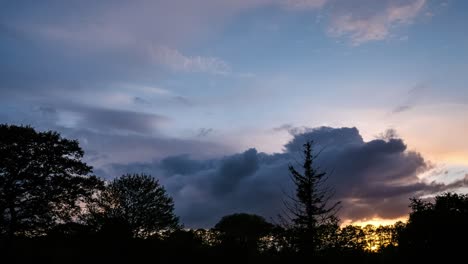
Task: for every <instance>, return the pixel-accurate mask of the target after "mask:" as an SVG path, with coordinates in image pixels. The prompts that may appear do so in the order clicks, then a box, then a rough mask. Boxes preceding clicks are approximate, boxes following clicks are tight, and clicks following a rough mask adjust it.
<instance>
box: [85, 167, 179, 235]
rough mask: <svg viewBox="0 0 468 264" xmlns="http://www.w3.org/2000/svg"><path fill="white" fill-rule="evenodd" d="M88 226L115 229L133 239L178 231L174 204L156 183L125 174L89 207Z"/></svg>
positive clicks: (157, 182)
mask: <svg viewBox="0 0 468 264" xmlns="http://www.w3.org/2000/svg"><path fill="white" fill-rule="evenodd" d="M89 210H90V222H92V223H94V224H95V225H101V228H106V226H109V225H111V226H112V225H114V226H115V225H118V226H120V228H119V229H121V230H123V229H129V230H130V232H131V234H132V236H134V237H148V236H151V235H155V234H156V233H157V232H158V231H163V230H166V229H175V228H178V218H177V217H176V216H175V215H174V202H173V200H172V198H171V197H169V196H168V195H167V194H166V190H165V189H164V187H163V186H161V185H160V184H159V181H158V180H156V179H155V178H153V177H152V176H150V175H146V174H126V175H123V176H121V177H120V178H116V179H114V180H113V181H112V182H110V183H109V184H108V185H107V186H106V187H105V189H104V190H103V191H102V192H101V193H100V194H99V196H98V198H97V199H96V201H95V202H94V203H93V204H90V205H89Z"/></svg>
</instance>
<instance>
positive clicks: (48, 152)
mask: <svg viewBox="0 0 468 264" xmlns="http://www.w3.org/2000/svg"><path fill="white" fill-rule="evenodd" d="M83 155H84V152H83V150H82V149H81V148H80V146H79V145H78V141H76V140H69V139H65V138H62V137H61V136H60V134H59V133H57V132H54V131H47V132H37V131H35V130H34V129H33V128H32V127H29V126H15V125H6V124H1V125H0V230H2V231H1V232H2V234H3V235H7V236H8V237H10V238H11V237H13V236H17V235H23V236H34V235H41V234H44V233H45V232H47V230H50V229H51V228H52V227H54V226H55V225H57V224H59V223H64V222H69V221H71V220H73V219H76V218H77V217H78V216H79V215H80V214H81V213H82V208H81V205H82V204H83V203H84V202H86V200H87V199H89V198H90V197H91V196H92V194H93V193H95V191H96V190H97V189H98V188H99V187H100V186H102V182H101V181H100V180H99V179H98V178H96V177H94V176H88V175H89V173H91V170H92V168H91V167H90V166H88V165H87V164H86V163H84V162H83V161H82V160H81V159H82V157H83Z"/></svg>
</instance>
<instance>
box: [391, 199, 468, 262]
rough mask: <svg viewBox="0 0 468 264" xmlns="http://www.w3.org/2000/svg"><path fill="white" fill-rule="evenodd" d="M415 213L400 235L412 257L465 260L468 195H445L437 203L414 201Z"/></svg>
mask: <svg viewBox="0 0 468 264" xmlns="http://www.w3.org/2000/svg"><path fill="white" fill-rule="evenodd" d="M410 207H411V209H412V211H411V213H410V216H409V220H408V223H407V224H406V228H404V229H403V230H402V231H401V232H400V235H399V245H400V247H401V249H402V250H403V251H404V252H405V253H406V254H409V255H413V256H416V257H419V256H420V255H421V253H423V254H424V255H425V256H428V257H429V258H430V257H432V256H434V255H444V256H447V257H448V256H452V257H457V256H464V254H465V251H466V244H467V242H466V238H467V237H468V227H467V225H466V224H467V223H468V195H463V194H456V193H445V194H442V195H438V196H436V197H435V199H434V201H433V202H431V201H424V200H421V199H411V205H410Z"/></svg>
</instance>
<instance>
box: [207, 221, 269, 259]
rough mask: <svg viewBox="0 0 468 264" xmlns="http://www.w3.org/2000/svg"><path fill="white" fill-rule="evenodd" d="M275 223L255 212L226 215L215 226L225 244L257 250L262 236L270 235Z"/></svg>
mask: <svg viewBox="0 0 468 264" xmlns="http://www.w3.org/2000/svg"><path fill="white" fill-rule="evenodd" d="M272 229H273V225H272V224H270V223H268V222H267V221H266V220H265V218H263V217H261V216H259V215H254V214H246V213H239V214H232V215H227V216H224V217H223V218H222V219H221V220H220V221H219V222H218V223H217V224H216V225H215V227H214V230H215V231H218V232H219V233H220V240H221V243H222V244H223V245H228V246H235V247H244V248H247V249H254V250H256V249H257V247H258V243H259V240H260V238H262V237H264V236H266V235H268V234H269V233H270V231H271V230H272Z"/></svg>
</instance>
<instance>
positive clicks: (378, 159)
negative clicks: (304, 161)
mask: <svg viewBox="0 0 468 264" xmlns="http://www.w3.org/2000/svg"><path fill="white" fill-rule="evenodd" d="M386 135H387V136H386V137H385V138H381V139H375V140H372V141H369V142H365V141H364V140H363V139H362V137H361V136H360V134H359V131H358V130H357V129H356V128H330V127H320V128H316V129H306V130H305V131H302V133H299V134H294V137H293V139H292V140H291V141H290V142H288V143H287V144H286V145H285V151H284V152H283V153H277V154H265V153H259V152H258V151H257V150H256V149H248V150H246V151H245V152H242V153H238V154H234V155H230V156H225V157H223V158H214V159H208V160H203V159H197V158H196V156H193V155H177V156H169V157H166V158H164V159H162V160H160V161H155V162H152V163H137V164H127V165H117V164H114V165H112V166H111V167H110V168H107V169H108V170H107V171H108V172H109V173H111V174H113V175H118V174H120V173H125V172H141V171H142V172H146V173H151V174H152V175H154V176H156V177H159V178H161V180H162V182H163V183H164V184H165V186H166V188H167V189H168V191H169V193H170V194H171V195H173V196H174V198H175V201H176V210H177V213H178V214H179V215H180V216H181V219H182V221H183V222H184V223H185V224H186V225H187V226H193V227H200V226H201V227H209V226H211V225H213V224H214V223H216V221H217V220H219V218H220V217H221V216H223V215H226V214H229V213H234V212H250V213H257V214H261V215H264V216H265V217H270V218H275V217H276V216H277V215H278V214H279V213H282V212H283V210H284V207H283V199H284V198H285V195H284V194H285V192H286V193H289V192H292V191H293V186H292V185H291V183H290V178H289V176H288V169H287V166H288V165H289V164H293V165H295V166H298V163H297V162H300V159H301V154H300V151H301V148H302V144H303V143H304V142H305V140H314V142H315V150H316V151H320V155H319V157H318V159H317V164H316V165H317V166H319V167H320V168H321V169H322V170H325V171H327V172H329V180H328V184H329V185H330V186H331V187H333V188H334V190H335V192H336V194H335V199H336V200H341V201H342V204H343V208H342V210H341V211H340V216H341V218H342V219H350V220H362V219H370V218H373V217H380V218H387V219H391V218H397V217H401V216H404V215H405V214H406V213H407V212H408V202H409V200H408V199H409V198H410V197H414V196H421V195H426V194H432V193H436V192H440V191H444V190H449V189H454V188H459V187H461V186H464V184H465V183H464V182H463V180H461V181H455V182H453V183H451V184H447V185H444V184H440V183H438V184H436V183H434V182H433V183H426V182H423V181H421V180H420V179H419V178H418V175H419V174H420V173H422V172H425V171H427V170H428V169H429V168H430V165H429V164H428V162H427V161H426V160H425V159H424V158H423V157H422V156H421V155H420V154H419V153H417V152H414V151H408V150H407V147H406V145H405V144H404V142H403V140H402V139H400V138H397V137H395V134H394V133H387V134H386Z"/></svg>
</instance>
